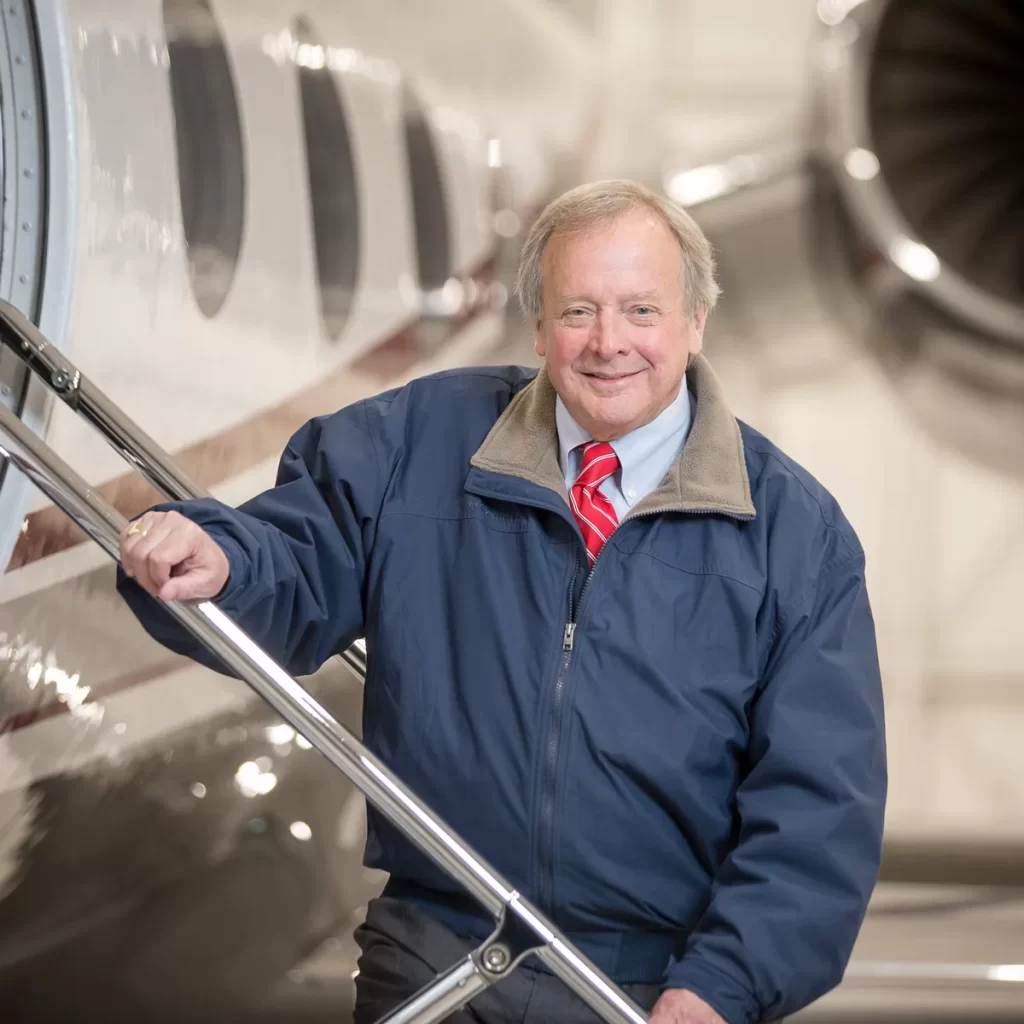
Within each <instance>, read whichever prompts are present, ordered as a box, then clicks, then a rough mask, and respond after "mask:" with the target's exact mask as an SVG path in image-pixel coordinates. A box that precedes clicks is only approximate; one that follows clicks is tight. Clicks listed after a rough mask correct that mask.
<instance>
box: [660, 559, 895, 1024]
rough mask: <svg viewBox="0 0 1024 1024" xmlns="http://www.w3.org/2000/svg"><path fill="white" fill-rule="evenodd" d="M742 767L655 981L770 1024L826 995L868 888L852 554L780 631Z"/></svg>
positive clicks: (872, 717)
mask: <svg viewBox="0 0 1024 1024" xmlns="http://www.w3.org/2000/svg"><path fill="white" fill-rule="evenodd" d="M748 756H749V761H748V771H747V774H746V776H745V778H744V780H743V782H742V784H741V785H740V787H739V790H738V792H737V797H736V802H737V813H738V817H739V839H738V842H737V845H736V846H735V848H734V849H733V851H732V853H731V854H730V855H729V856H728V858H727V859H726V861H725V862H724V864H723V865H722V868H721V870H720V871H719V872H718V874H717V876H716V879H715V883H714V886H713V889H712V896H711V902H710V904H709V905H708V907H707V910H706V911H705V913H704V915H703V917H702V918H701V920H700V921H699V923H698V925H697V927H696V929H695V931H694V932H693V934H692V935H691V937H690V940H689V942H688V944H687V948H686V951H685V953H684V955H683V956H682V957H681V958H678V959H675V960H673V961H672V962H671V963H670V964H669V968H668V971H667V975H666V987H669V988H688V989H690V990H692V991H693V992H695V993H696V994H697V995H698V996H700V997H701V998H703V999H704V1000H705V1001H706V1002H708V1003H710V1004H711V1005H712V1006H713V1007H714V1008H715V1009H716V1010H717V1011H718V1012H719V1013H720V1014H721V1015H722V1016H723V1017H725V1019H726V1020H727V1021H729V1024H747V1022H757V1021H771V1020H777V1019H779V1018H782V1017H785V1016H788V1015H789V1014H792V1013H794V1012H796V1011H797V1010H798V1009H800V1008H801V1007H803V1006H805V1005H807V1004H808V1003H810V1002H812V1001H813V1000H815V999H817V998H818V997H820V996H822V995H824V994H825V993H826V992H827V991H829V990H830V989H832V988H833V987H835V986H836V985H837V984H838V983H839V982H840V980H841V979H842V975H843V972H844V970H845V969H846V964H847V962H848V960H849V957H850V953H851V951H852V949H853V944H854V941H855V939H856V937H857V933H858V931H859V930H860V926H861V924H862V922H863V919H864V914H865V913H866V911H867V904H868V900H869V898H870V895H871V892H872V889H873V888H874V885H875V882H876V880H877V877H878V870H879V866H880V862H881V847H882V826H883V818H884V810H885V798H886V788H887V772H886V754H885V725H884V714H883V705H882V686H881V679H880V674H879V667H878V656H877V650H876V643H875V631H874V623H873V620H872V615H871V609H870V606H869V602H868V595H867V590H866V587H865V582H864V559H863V555H862V554H858V555H857V556H855V557H853V558H852V559H846V560H845V561H844V562H843V564H841V565H839V566H837V567H835V568H833V569H831V570H830V571H826V572H825V573H823V574H822V575H821V576H820V577H819V581H818V585H817V588H816V593H815V594H814V595H813V596H812V597H811V598H810V599H809V600H808V601H807V602H806V603H805V604H803V605H802V606H799V607H797V609H796V610H795V611H794V613H793V614H792V616H791V620H790V622H789V623H783V624H782V631H781V634H780V637H779V639H778V641H777V642H776V644H775V647H774V649H773V651H772V653H771V654H770V656H769V662H768V665H767V667H766V672H765V675H764V680H763V685H762V688H761V690H760V692H759V695H758V697H757V699H756V701H755V703H754V705H753V707H752V709H751V733H750V743H749V753H748Z"/></svg>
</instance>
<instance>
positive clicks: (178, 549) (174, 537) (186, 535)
mask: <svg viewBox="0 0 1024 1024" xmlns="http://www.w3.org/2000/svg"><path fill="white" fill-rule="evenodd" d="M196 541H197V538H196V536H195V531H193V530H191V529H189V528H188V527H183V526H182V525H180V524H170V525H168V526H167V527H164V528H163V529H157V530H154V532H153V535H152V540H151V543H150V544H149V546H148V547H147V548H145V549H140V551H139V557H140V560H141V561H142V563H143V565H144V567H145V572H146V574H147V576H148V577H149V580H150V582H151V583H152V585H153V587H154V591H158V590H159V589H160V588H161V587H162V586H163V585H164V584H165V583H166V582H167V581H168V580H169V579H170V578H171V574H172V572H173V571H174V568H175V566H177V565H180V564H181V563H182V562H184V561H185V559H187V558H188V557H189V556H190V555H193V554H195V549H196Z"/></svg>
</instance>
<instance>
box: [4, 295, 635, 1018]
mask: <svg viewBox="0 0 1024 1024" xmlns="http://www.w3.org/2000/svg"><path fill="white" fill-rule="evenodd" d="M11 310H12V307H10V306H9V305H7V304H5V303H0V337H2V339H3V341H4V342H5V343H6V344H8V345H10V347H12V348H14V349H15V351H16V352H18V354H19V355H20V356H22V358H24V359H25V361H26V362H27V363H29V365H30V367H31V368H32V369H33V370H38V368H39V367H47V366H48V367H50V369H51V370H53V371H55V372H56V375H57V377H58V378H60V376H61V375H62V374H69V376H68V377H67V378H66V380H67V381H68V382H71V381H73V382H74V383H73V386H71V388H70V390H71V392H73V393H74V395H75V396H76V397H75V398H74V402H73V403H72V402H69V404H71V407H72V408H74V409H76V411H79V412H81V413H83V414H85V415H87V416H88V417H89V419H90V422H92V423H93V424H94V425H96V426H97V427H98V428H99V429H100V430H101V431H103V432H104V436H106V437H107V439H108V440H110V442H111V444H113V445H114V447H115V448H116V449H118V450H119V451H120V450H122V448H121V446H122V445H126V446H128V448H129V449H130V452H131V455H130V456H128V458H129V461H131V462H132V463H133V464H135V465H138V466H140V467H141V466H143V465H145V466H146V469H147V475H149V473H152V474H153V475H152V476H150V479H153V477H154V476H155V477H158V478H159V479H160V480H161V481H162V483H161V484H160V485H159V486H161V489H164V485H165V484H168V483H170V482H171V481H172V480H175V481H177V482H176V483H174V486H175V487H176V488H178V487H180V486H181V485H182V482H183V481H185V480H187V477H185V476H184V474H179V473H178V472H177V471H176V470H174V468H173V466H172V464H171V460H170V458H169V457H168V456H167V454H166V453H165V452H163V451H162V450H161V449H160V448H159V447H158V446H157V445H156V444H155V442H153V441H152V440H151V439H149V438H147V437H146V436H145V435H144V434H142V433H141V431H139V432H138V433H136V431H135V429H134V424H132V422H131V421H130V420H129V419H128V417H126V416H124V414H123V413H121V412H120V410H119V409H118V408H117V407H116V406H115V405H114V404H113V403H112V402H110V401H109V399H107V398H106V397H105V396H104V395H103V394H102V393H101V392H100V391H99V389H98V388H96V387H95V386H94V385H89V384H87V382H85V381H84V378H83V377H82V376H81V374H80V373H79V371H78V370H77V369H76V368H74V367H73V366H72V365H71V364H70V363H69V362H68V361H67V360H66V359H64V357H63V356H61V355H60V354H59V353H56V351H55V350H54V349H52V346H49V345H48V344H47V342H46V341H45V339H44V338H43V337H42V336H41V335H40V334H39V332H38V330H37V329H36V328H35V327H34V326H33V325H32V324H31V323H30V322H29V321H27V320H26V319H25V318H24V317H23V316H21V314H17V316H16V317H12V315H11ZM15 312H16V311H15ZM12 342H14V343H15V344H12ZM26 350H28V351H27V352H26ZM26 356H27V357H26ZM50 384H51V387H55V388H59V387H64V386H65V385H64V384H61V383H55V382H54V380H53V379H52V376H51V380H50ZM108 429H109V431H110V432H109V433H108V432H107V430H108ZM115 438H116V439H115ZM0 455H2V456H4V457H6V458H7V459H9V460H10V462H11V463H12V465H14V466H15V467H16V468H18V469H19V470H20V471H21V472H23V473H24V474H25V475H26V476H27V477H28V478H29V479H30V480H31V481H32V483H34V484H35V485H36V486H37V487H38V488H39V489H40V490H41V491H42V492H43V493H44V494H45V495H46V496H47V497H48V498H49V499H50V500H51V501H52V502H53V503H54V504H55V505H57V506H58V507H59V508H61V509H62V510H63V511H64V512H65V513H66V514H67V515H68V516H69V517H70V518H71V519H72V520H73V521H74V522H75V523H77V524H78V526H80V527H81V528H82V529H83V530H84V531H85V532H86V533H87V534H88V535H89V536H90V537H91V538H92V539H93V540H94V541H95V542H96V543H97V544H99V546H100V547H101V548H102V549H103V550H104V551H105V552H106V553H107V554H108V555H109V556H110V557H111V558H112V559H114V561H118V560H119V535H120V533H121V531H122V530H123V529H124V527H125V525H126V524H127V520H126V519H125V518H124V516H122V515H121V514H120V513H119V512H118V511H117V510H116V509H115V508H113V506H111V505H110V504H109V503H108V502H107V501H106V500H105V499H104V498H102V497H101V496H100V495H99V494H98V493H97V492H96V490H95V489H94V488H92V487H90V486H89V484H88V483H87V482H86V481H85V480H83V479H82V477H80V476H79V475H78V474H77V473H76V472H75V471H74V470H73V469H72V468H71V467H70V466H69V465H68V464H67V463H66V462H64V460H63V459H61V458H60V456H58V455H57V454H56V453H55V452H54V451H53V450H52V449H51V448H50V447H49V446H48V445H47V444H46V443H45V442H44V441H42V440H41V439H40V438H38V437H37V436H36V435H35V434H34V433H33V432H32V431H31V430H29V428H28V427H26V426H25V425H24V424H23V423H22V422H21V420H20V419H18V417H17V416H15V414H14V413H13V412H11V411H10V410H9V409H7V408H6V407H5V406H3V405H0ZM151 455H157V456H158V458H156V459H152V460H150V456H151ZM165 470H170V472H165ZM164 607H165V608H166V609H167V611H168V612H169V613H170V614H171V615H172V616H174V618H175V619H177V620H178V622H180V623H181V625H182V626H184V627H185V628H186V629H187V630H188V631H189V632H190V633H191V634H192V635H193V636H195V637H196V638H197V639H198V640H200V641H201V642H202V643H203V644H204V645H205V646H206V647H208V648H209V650H210V651H211V652H212V653H213V654H214V655H216V656H217V657H218V658H220V659H221V660H222V661H223V662H224V664H225V665H226V666H227V667H228V668H230V669H232V670H233V671H234V672H235V673H236V674H237V675H238V677H239V678H240V679H241V680H242V681H244V682H245V683H247V684H248V685H249V686H250V687H251V688H252V689H253V690H254V691H255V692H256V693H257V694H259V696H261V697H262V698H263V699H264V700H265V701H266V702H267V703H268V704H270V706H271V707H272V708H274V710H275V711H276V712H277V713H278V714H280V715H281V717H282V718H283V719H285V721H287V722H288V723H289V724H290V725H291V726H293V727H294V728H295V729H296V730H297V731H298V732H299V733H300V734H301V735H303V736H304V737H305V738H306V739H307V740H308V741H309V742H310V744H312V746H313V747H315V748H316V749H317V750H318V751H319V752H320V753H321V754H322V755H323V756H324V757H325V758H327V760H328V761H330V762H331V764H333V765H334V766H335V767H336V768H338V769H339V770H340V771H341V772H342V773H343V774H344V775H345V776H346V777H347V778H348V779H349V780H350V781H351V782H352V783H353V784H354V785H355V786H356V787H357V788H358V789H359V790H360V791H361V792H362V793H363V794H364V795H365V796H366V798H367V799H368V800H370V801H371V802H372V803H373V804H374V805H375V806H376V807H377V808H378V809H379V810H380V811H381V812H383V813H384V814H385V815H387V817H388V818H390V819H391V821H392V822H394V824H395V825H396V826H397V827H398V828H400V829H401V830H402V832H403V833H404V834H405V835H406V836H407V837H408V838H410V839H411V840H412V841H413V842H415V843H416V844H417V845H418V846H419V847H420V848H421V849H422V850H423V851H424V852H425V853H426V854H427V855H428V856H429V857H430V858H431V860H433V861H434V862H435V863H436V864H438V865H439V866H440V867H442V868H443V869H444V870H446V871H447V872H448V873H449V874H451V875H452V876H454V877H455V878H456V879H458V881H460V882H461V883H462V884H463V885H464V886H465V887H466V889H467V890H468V891H469V892H470V893H472V895H473V896H475V897H476V898H477V899H478V900H479V901H480V903H482V904H483V905H484V906H485V907H486V908H487V909H488V910H489V911H491V913H493V914H494V915H495V918H496V920H497V924H496V928H495V931H494V933H493V934H492V936H491V937H490V938H489V939H488V940H487V941H486V942H484V943H483V944H482V945H481V946H480V947H479V948H478V949H476V950H474V951H473V952H472V953H471V954H469V955H468V956H467V957H465V958H464V959H463V960H462V961H461V962H460V963H457V964H456V965H454V966H453V967H452V968H451V969H450V970H449V971H447V972H445V973H444V974H441V975H439V976H438V977H437V978H436V979H435V980H434V981H433V982H431V983H430V984H428V985H427V986H425V987H424V988H423V989H422V990H421V991H420V992H419V993H417V995H415V996H413V997H412V998H411V999H410V1000H408V1001H407V1002H406V1003H405V1004H403V1005H402V1006H401V1007H399V1008H398V1009H397V1010H395V1011H394V1012H393V1013H391V1014H389V1015H388V1016H387V1017H386V1018H384V1021H386V1022H387V1024H436V1022H438V1021H440V1020H442V1019H443V1018H444V1017H446V1016H447V1015H449V1014H451V1013H452V1012H454V1011H455V1010H457V1009H458V1008H459V1007H461V1006H464V1005H465V1004H466V1003H467V1002H469V1000H470V999H472V998H473V997H474V996H475V995H477V994H478V993H479V992H481V991H483V990H484V989H485V988H487V987H488V986H490V985H492V984H494V983H495V982H497V981H500V980H501V979H502V978H504V977H507V976H508V975H509V974H510V973H511V972H512V971H513V970H514V969H515V968H516V967H518V966H519V964H520V963H521V962H522V960H523V959H524V958H525V957H526V956H528V955H529V954H531V953H532V954H534V955H536V956H537V957H539V958H540V959H541V960H542V961H543V962H544V963H545V965H546V966H547V967H548V968H549V969H550V970H551V971H552V973H554V974H555V975H557V976H558V977H559V978H561V979H562V980H563V981H564V982H565V983H566V984H567V985H568V986H569V987H570V988H571V989H572V990H573V991H575V992H576V994H577V995H578V996H579V997H580V998H581V999H582V1000H583V1001H584V1002H585V1003H586V1004H587V1005H588V1006H590V1007H591V1009H593V1010H594V1011H595V1013H597V1014H598V1015H599V1016H600V1017H602V1018H603V1019H604V1020H606V1021H609V1022H610V1024H642V1022H644V1021H646V1020H647V1017H646V1016H645V1015H644V1013H643V1011H642V1010H641V1009H640V1008H639V1007H638V1006H637V1005H636V1004H635V1003H634V1002H633V1001H632V1000H630V999H629V998H628V997H627V996H626V995H625V994H624V993H623V992H622V991H621V990H620V989H619V988H618V987H617V986H616V985H614V984H613V983H612V982H611V981H610V980H609V979H608V978H606V977H605V976H604V975H603V974H602V973H601V972H600V971H599V970H598V969H597V968H596V967H595V966H594V965H593V964H592V963H590V961H589V960H587V958H586V957H584V956H583V954H582V953H580V952H579V951H578V950H577V949H576V948H575V947H574V946H573V945H572V944H571V943H570V942H569V941H568V939H566V938H565V937H564V936H563V935H561V934H560V933H559V932H558V931H557V930H556V929H555V928H554V926H553V925H552V924H550V922H548V921H547V920H546V919H545V917H544V916H543V915H542V914H541V913H540V912H539V911H538V910H536V909H535V908H534V907H533V906H532V905H531V904H530V903H529V902H528V901H527V900H526V899H524V898H523V897H522V896H520V894H519V893H518V892H516V891H515V890H514V889H512V888H511V887H510V886H509V885H508V883H507V882H505V881H504V880H503V879H502V878H501V877H500V875H498V874H497V872H496V871H494V869H493V868H491V867H490V865H488V864H487V863H486V862H485V861H484V860H483V859H482V858H481V857H479V856H478V855H477V854H476V853H475V852H474V851H473V850H472V849H471V848H470V847H469V846H468V845H466V843H464V842H463V841H462V840H461V839H460V838H459V837H458V836H457V835H456V834H455V833H454V832H452V831H450V830H449V829H448V828H447V827H446V826H445V825H444V824H443V823H442V822H441V821H440V820H438V818H436V817H435V816H434V814H433V813H432V812H431V811H430V810H429V808H428V807H427V806H426V805H425V804H424V803H422V802H421V801H420V800H419V799H418V798H417V797H416V796H415V795H414V794H413V793H412V791H411V790H409V789H407V788H406V786H405V785H404V784H403V783H402V782H400V781H399V780H398V779H397V778H396V777H395V776H394V775H392V774H391V772H389V771H388V769H387V768H386V767H385V765H384V764H383V763H382V762H381V761H380V760H379V759H378V758H377V757H376V756H375V755H374V754H372V753H371V752H370V751H369V750H368V749H367V748H366V747H364V746H363V745H362V743H360V742H359V740H357V739H356V738H355V737H354V736H353V735H352V734H351V733H350V732H349V731H348V730H347V729H346V728H345V727H344V726H343V725H342V724H341V723H340V722H338V721H337V720H336V719H335V718H334V717H333V716H332V715H331V714H330V712H329V711H327V709H326V708H324V707H323V706H322V705H320V704H319V703H318V702H317V701H316V700H315V699H314V698H313V697H312V696H311V695H310V694H309V693H307V692H306V690H304V689H303V688H302V686H301V685H300V684H299V683H298V682H296V681H295V679H293V678H292V677H291V676H290V675H289V674H288V673H287V672H285V670H284V669H283V668H281V667H280V666H279V665H277V664H276V662H274V660H273V659H272V658H271V657H270V656H269V655H268V654H267V653H266V652H265V651H263V650H262V649H261V648H260V647H259V646H258V645H257V644H256V643H255V642H254V641H253V640H252V639H251V638H250V637H249V636H247V635H246V633H244V632H243V631H242V630H241V629H239V628H238V626H236V625H235V624H234V623H233V622H232V621H231V620H230V619H229V618H228V617H227V616H226V615H225V614H224V613H223V612H222V611H221V610H220V609H219V608H217V606H216V605H214V604H213V603H212V602H211V601H203V602H200V603H198V604H181V603H178V602H166V603H165V604H164ZM382 1024H383V1022H382Z"/></svg>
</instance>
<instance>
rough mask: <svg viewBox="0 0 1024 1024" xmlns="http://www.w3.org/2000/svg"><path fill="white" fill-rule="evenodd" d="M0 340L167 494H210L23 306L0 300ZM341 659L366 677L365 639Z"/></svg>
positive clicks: (170, 495)
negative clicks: (50, 339) (52, 340)
mask: <svg viewBox="0 0 1024 1024" xmlns="http://www.w3.org/2000/svg"><path fill="white" fill-rule="evenodd" d="M0 343H2V344H3V345H4V346H5V347H6V349H7V350H8V351H10V352H11V353H13V354H14V355H15V356H17V357H18V358H19V359H21V360H23V361H24V363H25V364H26V366H27V367H28V368H29V370H30V371H32V372H34V373H35V374H36V377H37V379H39V380H42V381H43V382H45V383H46V384H47V386H48V387H49V388H50V389H51V391H53V393H54V394H55V395H57V397H58V398H60V399H61V400H62V401H63V402H64V403H65V404H66V405H67V406H69V407H70V408H71V409H73V410H74V411H75V412H77V413H79V414H80V415H81V416H82V417H83V419H85V420H87V421H88V422H89V423H90V424H92V426H94V427H95V428H96V429H97V430H98V431H99V432H100V433H101V434H102V435H103V437H104V439H105V440H106V441H107V442H108V443H109V444H110V446H111V447H112V448H113V449H114V450H115V451H116V452H118V454H120V455H121V456H122V457H123V458H124V459H125V460H126V461H127V462H130V463H131V464H132V465H133V466H134V467H135V469H136V470H138V472H139V473H140V474H141V475H142V476H144V477H145V478H146V479H147V480H148V481H149V482H150V483H151V484H153V486H154V487H156V488H157V490H159V491H162V492H163V493H164V494H166V495H167V496H168V497H169V498H173V499H188V498H205V497H209V492H208V491H207V490H206V489H205V488H204V487H201V486H200V485H199V484H197V483H196V482H195V481H194V480H193V479H192V478H191V477H190V476H189V475H188V474H187V473H185V472H184V471H183V470H182V469H181V467H180V466H178V465H177V464H176V463H175V462H174V460H173V459H172V458H171V457H170V456H169V455H168V454H167V452H165V451H164V450H163V448H161V447H160V446H159V445H158V444H157V443H156V442H155V441H154V440H153V439H152V438H151V437H150V436H149V435H148V434H146V433H145V431H143V430H142V428H141V427H139V425H138V424H137V423H134V422H133V421H132V420H131V419H129V418H128V417H127V416H126V415H125V414H124V412H123V411H122V410H121V409H119V408H118V407H117V406H116V405H114V403H113V402H111V401H110V399H109V398H107V396H106V395H105V394H104V393H103V392H102V391H100V389H99V388H97V387H96V386H95V384H93V383H92V381H90V380H89V379H88V378H87V377H84V376H83V375H82V373H81V371H80V370H79V369H78V368H77V367H76V366H74V365H73V364H72V363H71V361H70V360H69V359H67V357H65V356H64V355H63V353H61V352H60V351H59V350H58V349H56V348H55V347H54V346H53V345H51V344H50V343H49V342H48V341H47V340H46V338H44V337H43V335H42V333H41V332H40V331H39V329H38V328H37V327H36V326H35V324H33V323H32V321H31V320H29V319H28V317H26V316H25V315H24V314H23V313H22V312H21V311H20V310H18V309H16V308H15V307H14V306H12V305H11V304H10V303H9V302H4V301H3V300H0ZM341 658H342V660H343V661H344V662H345V663H346V664H348V665H349V666H350V667H351V668H352V669H353V670H354V671H356V672H357V673H358V674H359V675H360V677H361V678H365V677H366V642H365V641H364V640H361V639H360V640H356V641H355V643H353V644H352V646H351V647H350V648H349V649H348V650H346V651H344V652H342V654H341Z"/></svg>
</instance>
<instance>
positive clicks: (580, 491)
mask: <svg viewBox="0 0 1024 1024" xmlns="http://www.w3.org/2000/svg"><path fill="white" fill-rule="evenodd" d="M580 447H581V448H582V449H583V468H582V469H580V475H579V476H578V477H576V483H574V484H573V485H572V488H571V490H570V491H569V502H570V504H571V505H572V511H573V515H575V516H576V522H578V523H579V524H580V529H581V530H582V531H583V540H584V542H585V543H586V545H587V557H588V559H589V560H590V564H591V565H593V564H594V562H595V561H596V560H597V556H598V553H599V552H600V551H601V548H603V547H604V543H605V541H606V540H607V539H608V538H609V537H610V536H611V535H612V531H613V530H614V529H615V527H616V526H618V525H619V517H618V516H617V515H616V514H615V509H614V508H613V507H612V503H611V502H610V501H609V500H608V499H607V498H606V497H605V496H604V495H603V494H602V493H601V492H600V491H599V490H598V488H599V487H600V486H601V484H603V483H604V481H605V480H607V479H608V477H610V476H611V475H612V473H614V472H615V470H617V469H618V468H619V457H618V455H616V454H615V449H614V448H612V446H611V445H610V444H608V442H607V441H590V442H588V443H587V444H584V445H580Z"/></svg>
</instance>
